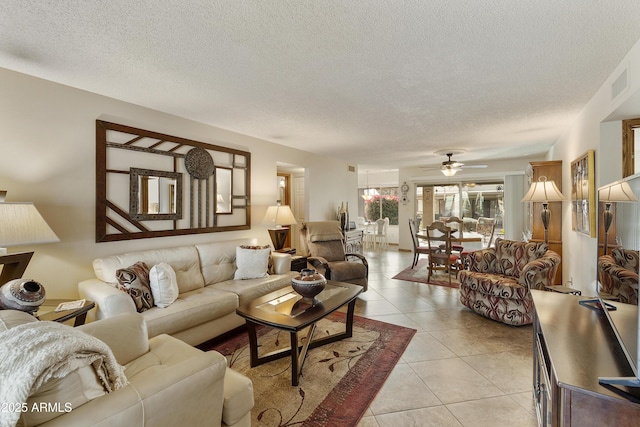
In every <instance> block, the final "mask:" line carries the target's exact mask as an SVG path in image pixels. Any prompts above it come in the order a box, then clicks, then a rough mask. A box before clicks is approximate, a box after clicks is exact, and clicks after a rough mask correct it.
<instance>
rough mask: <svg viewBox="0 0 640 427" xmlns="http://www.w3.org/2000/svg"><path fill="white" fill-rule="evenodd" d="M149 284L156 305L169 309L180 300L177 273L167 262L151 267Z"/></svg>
mask: <svg viewBox="0 0 640 427" xmlns="http://www.w3.org/2000/svg"><path fill="white" fill-rule="evenodd" d="M149 284H150V285H151V295H153V300H154V302H155V305H156V306H158V307H160V308H165V307H169V306H170V305H171V304H172V303H173V302H174V301H175V300H176V299H177V298H178V293H179V292H178V281H177V280H176V272H175V271H173V268H172V267H171V266H170V265H169V264H167V263H166V262H161V263H160V264H158V265H154V266H153V267H151V270H150V271H149Z"/></svg>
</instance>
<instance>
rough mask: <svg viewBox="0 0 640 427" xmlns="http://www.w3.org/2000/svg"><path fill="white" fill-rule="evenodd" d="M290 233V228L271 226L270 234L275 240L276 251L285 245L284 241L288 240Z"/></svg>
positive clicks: (274, 247)
mask: <svg viewBox="0 0 640 427" xmlns="http://www.w3.org/2000/svg"><path fill="white" fill-rule="evenodd" d="M288 234H289V229H288V228H285V227H282V228H270V229H269V236H270V237H271V241H272V242H273V249H275V250H276V251H278V250H280V249H282V248H283V247H284V242H286V240H287V235H288Z"/></svg>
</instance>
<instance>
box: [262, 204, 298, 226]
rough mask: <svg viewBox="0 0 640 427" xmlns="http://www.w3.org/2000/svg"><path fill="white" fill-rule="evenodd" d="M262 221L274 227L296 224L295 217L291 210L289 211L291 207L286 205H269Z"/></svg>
mask: <svg viewBox="0 0 640 427" xmlns="http://www.w3.org/2000/svg"><path fill="white" fill-rule="evenodd" d="M262 223H263V224H266V225H269V226H275V227H281V226H283V225H293V224H297V222H296V219H295V217H294V216H293V212H291V208H290V207H289V206H287V205H284V206H280V205H277V206H269V207H268V208H267V212H266V213H265V215H264V219H263V220H262Z"/></svg>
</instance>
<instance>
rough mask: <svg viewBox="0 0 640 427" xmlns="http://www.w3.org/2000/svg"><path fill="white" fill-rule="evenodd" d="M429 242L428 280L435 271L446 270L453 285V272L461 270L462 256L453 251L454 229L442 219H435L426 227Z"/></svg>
mask: <svg viewBox="0 0 640 427" xmlns="http://www.w3.org/2000/svg"><path fill="white" fill-rule="evenodd" d="M426 232H427V242H428V244H429V271H428V274H427V282H428V281H430V280H431V275H432V274H433V272H434V271H438V270H440V271H446V272H447V275H448V276H449V286H451V274H452V273H457V271H458V270H459V265H458V263H459V260H460V257H459V256H458V255H456V254H453V253H452V252H451V234H452V232H453V230H452V229H451V227H447V226H446V225H445V224H444V223H443V222H442V221H434V222H433V223H431V225H428V226H427V228H426Z"/></svg>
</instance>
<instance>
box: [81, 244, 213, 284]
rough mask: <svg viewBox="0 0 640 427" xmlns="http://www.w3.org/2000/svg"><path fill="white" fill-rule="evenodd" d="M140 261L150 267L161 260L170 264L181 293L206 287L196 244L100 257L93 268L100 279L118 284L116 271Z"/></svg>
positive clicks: (94, 262)
mask: <svg viewBox="0 0 640 427" xmlns="http://www.w3.org/2000/svg"><path fill="white" fill-rule="evenodd" d="M138 261H142V262H144V263H146V264H147V265H148V266H149V268H151V267H153V266H154V265H156V264H160V263H161V262H166V263H167V264H169V265H170V266H171V267H172V268H173V271H175V273H176V279H177V281H178V289H179V290H180V293H183V292H189V291H192V290H194V289H199V288H202V287H204V280H203V278H202V273H201V272H200V259H199V257H198V251H197V250H196V248H195V247H194V246H180V247H176V248H165V249H151V250H148V251H140V252H130V253H126V254H122V255H113V256H109V257H106V258H99V259H96V260H94V261H93V270H94V272H95V274H96V277H97V278H98V279H100V280H102V281H103V282H107V283H109V284H111V285H113V286H116V285H117V284H118V280H117V278H116V271H117V270H118V269H121V268H127V267H129V266H130V265H133V264H134V263H136V262H138Z"/></svg>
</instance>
